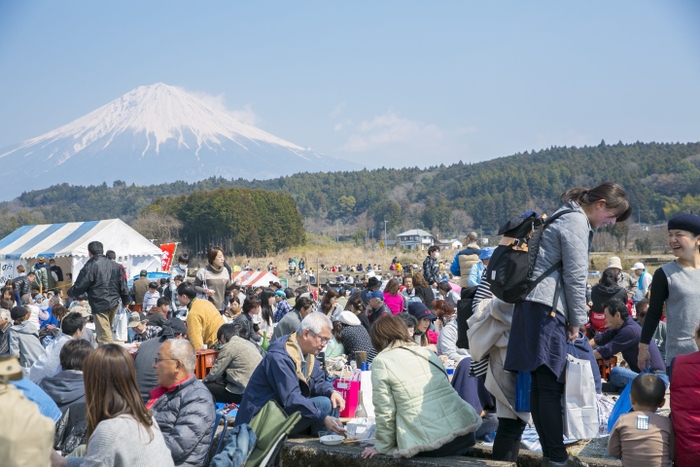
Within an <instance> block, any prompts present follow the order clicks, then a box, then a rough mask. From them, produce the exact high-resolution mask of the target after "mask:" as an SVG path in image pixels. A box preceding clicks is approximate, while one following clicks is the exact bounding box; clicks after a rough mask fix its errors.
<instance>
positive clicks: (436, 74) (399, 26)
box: [0, 0, 700, 167]
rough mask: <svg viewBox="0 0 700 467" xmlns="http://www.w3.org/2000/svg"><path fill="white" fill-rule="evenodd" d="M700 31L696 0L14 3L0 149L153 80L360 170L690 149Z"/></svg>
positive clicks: (2, 42)
mask: <svg viewBox="0 0 700 467" xmlns="http://www.w3.org/2000/svg"><path fill="white" fill-rule="evenodd" d="M698 25H700V2H696V1H692V0H686V1H672V0H671V1H664V2H647V1H616V2H608V1H588V2H561V1H556V2H554V1H539V2H522V1H500V2H467V1H459V2H456V1H455V2H449V1H446V2H439V3H438V2H344V3H342V4H341V3H339V2H313V1H306V2H273V1H270V2H230V1H226V2H223V1H222V2H218V1H208V2H196V3H195V2H180V1H170V2H155V1H153V2H142V1H120V2H109V3H108V2H88V1H71V2H42V1H32V2H24V1H9V0H8V1H3V2H0V148H1V147H5V146H8V145H10V144H13V143H18V142H20V141H22V140H24V139H27V138H31V137H34V136H38V135H40V134H42V133H44V132H46V131H49V130H52V129H54V128H56V127H58V126H60V125H63V124H66V123H68V122H70V121H72V120H73V119H75V118H77V117H80V116H82V115H84V114H85V113H87V112H89V111H92V110H94V109H95V108H97V107H99V106H101V105H104V104H106V103H107V102H109V101H111V100H112V99H115V98H117V97H119V96H120V95H122V94H124V93H126V92H128V91H129V90H131V89H133V88H136V87H137V86H141V85H147V84H153V83H156V82H164V83H167V84H171V85H176V86H181V87H183V88H185V89H186V90H188V91H196V92H199V93H205V94H209V95H212V96H218V97H219V99H221V100H223V103H224V104H225V106H226V107H227V108H228V109H230V110H232V111H241V112H240V114H241V115H244V116H245V117H246V118H247V119H248V121H250V122H254V123H255V124H256V125H257V126H259V127H260V128H262V129H264V130H266V131H268V132H270V133H272V134H274V135H276V136H279V137H281V138H284V139H286V140H289V141H291V142H294V143H296V144H299V145H302V146H309V147H311V148H313V149H314V150H316V151H318V152H321V153H324V154H329V155H333V156H336V157H341V158H345V159H350V160H353V161H356V162H358V163H360V164H364V165H367V166H370V167H376V166H380V165H385V166H393V167H402V166H413V165H418V166H427V165H435V164H438V163H445V164H449V163H453V162H456V161H458V160H463V161H465V162H466V161H480V160H486V159H491V158H494V157H500V156H506V155H510V154H513V153H515V152H522V151H525V150H532V149H541V148H547V147H550V146H553V145H554V146H562V145H567V146H571V145H575V146H583V145H595V144H598V143H599V142H600V140H601V139H605V140H606V141H607V142H608V143H615V142H617V141H619V140H621V141H623V142H625V143H630V142H635V141H665V142H675V141H681V142H688V141H699V140H700V105H699V104H700V85H699V83H700V28H698ZM0 167H1V165H0Z"/></svg>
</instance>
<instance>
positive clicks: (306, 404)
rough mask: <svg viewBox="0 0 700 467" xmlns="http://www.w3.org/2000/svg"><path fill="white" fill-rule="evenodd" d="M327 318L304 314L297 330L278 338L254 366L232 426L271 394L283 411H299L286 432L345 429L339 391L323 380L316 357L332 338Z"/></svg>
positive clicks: (246, 420)
mask: <svg viewBox="0 0 700 467" xmlns="http://www.w3.org/2000/svg"><path fill="white" fill-rule="evenodd" d="M331 327H332V324H331V320H330V319H328V317H327V316H326V315H324V314H322V313H311V314H309V315H307V316H306V317H305V318H304V319H303V320H302V321H301V324H300V325H299V328H298V329H297V331H296V332H294V333H292V334H291V335H289V336H285V337H284V338H282V339H277V340H275V341H274V342H272V344H270V348H269V349H268V352H267V355H265V357H264V358H263V359H262V362H260V364H259V365H258V367H257V368H256V369H255V371H254V372H253V375H252V376H251V378H250V381H249V382H248V386H247V387H246V390H245V392H244V393H243V400H242V401H241V405H240V407H239V409H238V414H237V415H236V421H235V426H239V425H242V424H243V423H250V421H251V420H252V418H253V417H254V416H255V415H256V414H257V413H258V412H259V411H260V409H262V407H263V406H264V405H265V404H266V403H267V402H268V401H270V400H274V401H276V402H277V403H278V404H279V405H280V407H282V409H283V410H284V411H285V412H286V413H289V414H291V413H294V412H297V411H298V412H300V413H301V416H302V418H301V420H300V421H299V423H297V425H296V426H295V427H294V429H293V430H292V432H291V434H299V433H302V432H304V431H306V430H308V429H309V428H310V429H311V434H312V435H316V434H317V433H318V432H319V431H320V430H324V429H325V430H330V431H333V432H335V433H338V434H342V433H344V432H345V429H344V428H343V424H342V423H341V422H340V420H338V418H337V416H334V415H335V414H334V413H333V412H334V409H337V410H340V411H342V410H343V408H344V407H345V402H344V401H343V398H342V396H341V395H340V394H339V393H338V392H336V391H335V390H334V389H333V386H332V385H331V383H329V382H328V381H326V379H325V376H324V372H323V370H322V369H321V366H320V365H319V363H318V360H317V359H316V356H317V355H318V354H319V352H321V351H322V350H323V348H324V347H325V346H326V344H327V343H328V342H329V341H330V340H331V337H332V334H331Z"/></svg>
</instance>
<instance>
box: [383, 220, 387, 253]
mask: <svg viewBox="0 0 700 467" xmlns="http://www.w3.org/2000/svg"><path fill="white" fill-rule="evenodd" d="M386 222H387V221H386V217H385V218H384V254H385V255H386Z"/></svg>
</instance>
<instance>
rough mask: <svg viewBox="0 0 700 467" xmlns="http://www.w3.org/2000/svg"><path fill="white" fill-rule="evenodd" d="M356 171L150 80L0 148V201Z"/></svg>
mask: <svg viewBox="0 0 700 467" xmlns="http://www.w3.org/2000/svg"><path fill="white" fill-rule="evenodd" d="M359 168H360V167H359V166H357V165H355V164H353V163H351V162H348V161H344V160H342V159H336V158H333V157H329V156H324V155H321V154H318V153H316V152H314V151H313V150H311V149H310V148H303V147H301V146H297V145H296V144H293V143H290V142H288V141H285V140H283V139H281V138H278V137H276V136H273V135H271V134H269V133H267V132H265V131H263V130H261V129H259V128H256V127H254V126H252V125H249V124H246V123H242V122H240V121H238V120H237V119H236V118H234V117H233V116H232V115H231V114H230V113H228V112H226V111H225V110H222V109H219V108H218V107H216V106H212V105H210V104H208V103H207V102H205V101H204V100H202V99H200V98H198V97H196V96H194V95H192V94H189V93H187V92H185V91H184V90H183V89H181V88H178V87H174V86H168V85H165V84H162V83H157V84H154V85H151V86H141V87H138V88H136V89H134V90H132V91H130V92H128V93H126V94H124V95H123V96H121V97H119V98H118V99H115V100H113V101H112V102H110V103H109V104H106V105H104V106H102V107H100V108H98V109H97V110H94V111H93V112H90V113H89V114H87V115H85V116H83V117H80V118H78V119H77V120H74V121H73V122H71V123H69V124H67V125H64V126H62V127H60V128H57V129H55V130H53V131H50V132H48V133H46V134H43V135H41V136H38V137H36V138H32V139H29V140H27V141H24V142H23V143H20V144H17V145H15V146H10V147H8V148H5V149H3V150H0V169H1V171H2V173H3V183H2V184H1V185H0V200H2V199H6V200H9V199H11V198H14V197H16V196H18V195H19V194H21V192H22V191H26V190H34V189H41V188H46V187H49V186H51V185H55V184H58V183H65V182H67V183H70V184H73V185H89V184H101V183H102V182H107V183H109V184H111V183H112V182H113V181H114V180H122V181H125V182H127V183H136V184H138V185H152V184H157V183H166V182H173V181H176V180H185V181H188V182H193V181H198V180H202V179H205V178H208V177H212V176H221V177H224V178H228V179H230V178H239V177H241V178H246V179H253V178H256V179H266V178H275V177H280V176H285V175H291V174H293V173H297V172H326V171H338V170H357V169H359Z"/></svg>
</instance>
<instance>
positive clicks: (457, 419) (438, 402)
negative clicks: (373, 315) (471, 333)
mask: <svg viewBox="0 0 700 467" xmlns="http://www.w3.org/2000/svg"><path fill="white" fill-rule="evenodd" d="M370 337H371V339H372V345H373V347H374V348H375V349H376V350H377V351H378V352H379V354H378V355H377V356H376V357H375V358H374V361H373V362H372V403H373V404H374V410H375V414H376V421H377V428H376V432H375V436H376V442H375V443H374V446H373V447H367V448H365V450H364V451H362V457H363V458H370V457H374V456H376V455H377V454H385V455H392V454H393V455H394V456H395V457H413V456H416V455H417V456H424V457H444V456H456V455H462V454H464V453H465V452H466V451H467V449H469V447H471V446H473V445H474V443H475V441H476V439H475V437H474V432H476V430H477V429H478V428H479V426H481V417H479V415H478V414H477V413H476V412H475V411H474V408H473V407H472V406H471V405H469V404H468V403H467V402H465V401H464V400H462V398H461V397H459V394H457V392H456V391H455V390H454V388H452V386H451V385H450V381H449V379H448V378H447V374H446V373H445V369H444V367H443V365H442V362H441V361H440V359H439V358H438V357H437V355H435V354H434V353H433V352H431V351H429V350H427V349H425V348H422V347H420V346H418V345H416V344H415V343H414V342H412V340H411V338H410V337H409V335H408V329H407V328H406V324H405V323H404V321H403V320H402V319H401V318H400V317H398V316H393V315H390V316H384V317H382V318H380V319H379V320H377V322H376V323H374V325H373V326H372V330H371V332H370Z"/></svg>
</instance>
